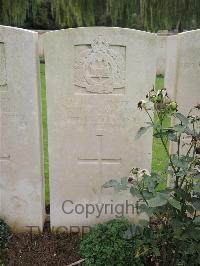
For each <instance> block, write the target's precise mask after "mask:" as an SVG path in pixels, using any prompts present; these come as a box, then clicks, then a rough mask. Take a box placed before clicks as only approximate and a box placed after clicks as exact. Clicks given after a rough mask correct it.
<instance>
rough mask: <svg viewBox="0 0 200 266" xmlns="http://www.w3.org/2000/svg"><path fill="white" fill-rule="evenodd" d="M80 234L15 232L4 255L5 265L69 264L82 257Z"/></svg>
mask: <svg viewBox="0 0 200 266" xmlns="http://www.w3.org/2000/svg"><path fill="white" fill-rule="evenodd" d="M79 243H80V236H79V235H78V234H67V233H59V234H55V233H50V232H44V233H41V234H37V235H34V234H33V235H31V234H30V233H17V234H13V235H12V237H11V241H10V244H9V247H8V249H7V250H6V251H5V254H4V255H3V257H4V260H3V261H5V265H16V266H17V265H26V266H29V265H49V266H50V265H68V264H70V263H73V262H76V261H78V260H79V259H80V256H79Z"/></svg>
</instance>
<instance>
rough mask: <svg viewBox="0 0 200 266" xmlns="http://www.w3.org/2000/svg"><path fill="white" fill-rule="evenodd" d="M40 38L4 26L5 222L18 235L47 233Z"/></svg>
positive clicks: (0, 64) (0, 66)
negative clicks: (42, 230)
mask: <svg viewBox="0 0 200 266" xmlns="http://www.w3.org/2000/svg"><path fill="white" fill-rule="evenodd" d="M38 66H39V65H38V54H37V33H33V32H30V31H27V30H22V29H17V28H11V27H6V26H0V197H1V198H0V200H1V206H0V217H1V218H4V219H5V220H6V221H7V222H8V224H10V226H11V227H12V228H13V230H20V231H24V230H29V229H28V227H27V226H39V227H40V228H42V226H43V220H44V191H43V189H44V188H43V169H42V152H41V147H42V146H41V123H40V102H39V99H40V85H39V77H38V75H39V71H38V70H39V68H38Z"/></svg>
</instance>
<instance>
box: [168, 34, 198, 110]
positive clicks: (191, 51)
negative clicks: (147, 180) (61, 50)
mask: <svg viewBox="0 0 200 266" xmlns="http://www.w3.org/2000/svg"><path fill="white" fill-rule="evenodd" d="M167 46H168V47H167V72H166V77H165V86H166V88H168V89H169V90H170V92H171V94H172V96H173V97H174V98H175V99H176V100H177V102H178V104H179V110H180V111H181V112H183V113H184V114H185V115H187V114H188V112H189V110H190V108H191V107H192V106H194V105H196V104H197V103H199V102H200V49H199V47H200V30H194V31H189V32H184V33H180V34H178V35H177V36H171V37H168V44H167Z"/></svg>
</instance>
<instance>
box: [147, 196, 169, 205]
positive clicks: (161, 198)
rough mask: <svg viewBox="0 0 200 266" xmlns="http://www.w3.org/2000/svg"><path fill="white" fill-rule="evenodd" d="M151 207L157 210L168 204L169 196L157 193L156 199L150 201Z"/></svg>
mask: <svg viewBox="0 0 200 266" xmlns="http://www.w3.org/2000/svg"><path fill="white" fill-rule="evenodd" d="M148 204H149V207H151V208H155V207H160V206H163V205H165V204H167V195H166V194H162V193H157V195H156V197H154V198H152V199H150V200H148Z"/></svg>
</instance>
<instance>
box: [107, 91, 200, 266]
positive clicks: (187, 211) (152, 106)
mask: <svg viewBox="0 0 200 266" xmlns="http://www.w3.org/2000/svg"><path fill="white" fill-rule="evenodd" d="M138 108H140V109H141V110H144V111H145V113H146V114H147V115H148V117H149V120H150V121H149V122H147V123H146V125H145V126H143V127H141V128H140V129H139V131H138V133H137V136H136V138H138V137H141V136H142V135H143V134H145V132H146V131H147V130H148V129H149V128H153V130H154V137H155V138H158V139H160V140H161V143H162V145H163V147H164V149H165V151H166V154H167V156H168V160H169V165H168V166H167V168H166V171H165V172H164V173H149V172H148V171H147V170H146V169H139V168H133V169H132V170H131V173H130V176H129V177H127V179H126V180H127V181H126V182H124V179H122V180H123V182H122V181H121V182H119V181H117V180H110V181H108V182H107V183H106V184H105V185H104V187H113V188H114V189H115V190H117V191H120V190H124V189H130V193H131V194H132V195H133V196H134V197H135V196H137V197H138V199H139V200H140V201H141V205H140V211H141V212H143V211H144V212H146V213H148V214H149V217H150V221H149V222H147V223H144V224H143V233H142V234H141V236H140V244H138V245H137V250H136V256H137V257H140V256H144V255H146V256H147V257H148V258H149V262H148V265H171V266H174V265H200V215H199V211H200V157H199V154H200V117H199V116H198V115H197V112H198V111H199V110H200V104H198V105H196V106H195V107H193V108H192V109H191V110H190V111H189V114H188V115H187V116H185V115H183V114H181V113H179V112H178V110H177V109H178V105H177V103H176V101H173V100H171V99H170V98H169V97H168V94H167V92H166V89H161V90H159V91H155V90H154V89H153V90H151V91H150V92H149V93H148V94H147V96H146V100H142V101H140V102H139V103H138ZM153 111H154V113H155V115H156V119H154V117H153ZM167 117H170V118H171V120H172V121H173V125H172V126H170V127H165V124H164V123H163V122H164V120H165V119H166V118H167ZM169 142H171V143H173V147H176V150H175V152H173V153H170V152H169V149H168V143H169ZM166 176H168V178H169V182H166V180H165V182H164V181H163V177H166ZM131 237H135V234H134V232H131V230H129V234H128V238H129V239H130V238H131Z"/></svg>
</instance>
